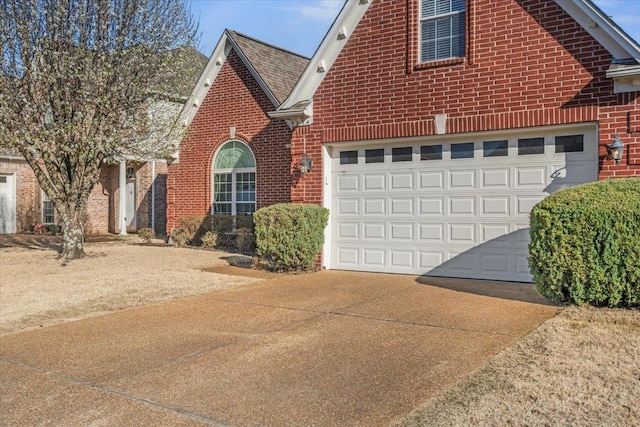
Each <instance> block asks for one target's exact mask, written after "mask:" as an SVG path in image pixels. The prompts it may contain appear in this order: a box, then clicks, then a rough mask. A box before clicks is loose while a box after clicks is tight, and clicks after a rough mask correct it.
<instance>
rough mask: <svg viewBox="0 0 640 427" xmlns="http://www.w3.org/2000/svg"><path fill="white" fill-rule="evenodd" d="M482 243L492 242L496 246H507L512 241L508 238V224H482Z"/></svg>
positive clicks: (509, 227)
mask: <svg viewBox="0 0 640 427" xmlns="http://www.w3.org/2000/svg"><path fill="white" fill-rule="evenodd" d="M481 229H482V242H491V241H492V242H494V243H496V244H500V243H505V244H508V243H510V242H511V241H512V239H510V238H509V234H510V229H511V226H510V224H482V226H481Z"/></svg>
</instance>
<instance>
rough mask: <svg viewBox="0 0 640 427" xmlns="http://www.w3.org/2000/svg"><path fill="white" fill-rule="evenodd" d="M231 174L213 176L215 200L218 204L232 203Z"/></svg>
mask: <svg viewBox="0 0 640 427" xmlns="http://www.w3.org/2000/svg"><path fill="white" fill-rule="evenodd" d="M231 190H232V188H231V174H230V173H216V174H214V175H213V200H214V201H216V202H230V201H231V200H232V194H231Z"/></svg>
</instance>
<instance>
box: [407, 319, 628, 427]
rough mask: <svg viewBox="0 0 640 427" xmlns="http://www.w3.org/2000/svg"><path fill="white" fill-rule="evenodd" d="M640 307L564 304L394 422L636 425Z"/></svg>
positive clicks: (505, 424) (441, 424)
mask: <svg viewBox="0 0 640 427" xmlns="http://www.w3.org/2000/svg"><path fill="white" fill-rule="evenodd" d="M638 425H640V311H638V310H611V309H594V308H578V307H569V308H567V309H565V310H564V311H563V312H562V313H560V314H559V315H558V316H556V317H554V318H552V319H549V320H548V321H547V322H545V323H544V324H542V325H541V326H540V327H539V328H538V329H536V330H535V331H534V332H532V333H531V334H530V335H529V336H527V337H525V338H524V339H523V340H521V341H520V342H518V343H517V344H515V345H514V346H512V347H510V348H508V349H507V350H505V351H504V352H502V353H501V354H499V355H498V356H496V357H495V358H493V359H492V360H490V361H489V362H488V363H487V364H486V365H485V366H484V367H482V368H481V369H479V370H478V371H476V372H474V373H473V374H471V375H470V376H468V377H467V378H466V379H464V380H463V381H461V382H459V383H458V384H457V385H455V386H453V387H452V388H450V389H448V390H447V391H445V392H443V393H442V394H440V395H438V396H436V397H434V398H432V399H431V400H429V401H428V402H427V403H426V404H425V406H423V407H421V408H419V409H417V410H415V411H414V412H413V413H412V414H410V415H409V416H408V417H406V418H405V419H403V420H401V421H400V422H398V423H396V427H398V426H402V427H413V426H638Z"/></svg>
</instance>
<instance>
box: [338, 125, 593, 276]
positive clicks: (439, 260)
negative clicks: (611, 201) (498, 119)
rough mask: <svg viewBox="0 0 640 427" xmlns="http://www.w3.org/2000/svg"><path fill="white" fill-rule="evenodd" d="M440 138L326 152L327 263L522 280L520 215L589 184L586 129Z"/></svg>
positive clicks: (523, 226)
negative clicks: (563, 191) (561, 192)
mask: <svg viewBox="0 0 640 427" xmlns="http://www.w3.org/2000/svg"><path fill="white" fill-rule="evenodd" d="M447 138H448V139H447ZM450 138H451V137H444V138H439V139H437V138H429V139H425V140H422V141H416V140H413V141H410V142H405V143H398V142H396V141H393V142H386V143H380V144H377V145H367V146H364V145H362V146H359V145H349V146H347V145H336V146H333V147H329V148H328V152H329V155H330V157H331V161H330V163H331V164H330V165H329V168H330V172H329V173H330V176H331V184H330V187H331V188H330V191H331V194H330V196H329V199H330V209H331V228H330V236H329V239H328V245H329V247H330V249H329V251H330V253H331V255H330V262H329V265H328V267H329V268H334V269H343V270H358V271H376V272H391V273H408V274H430V275H436V276H448V277H464V278H479V279H494V280H512V281H525V282H526V281H531V274H530V272H529V265H528V261H527V256H528V250H527V244H528V242H529V230H528V224H529V212H530V211H531V209H532V208H533V206H534V205H535V204H536V203H537V202H538V201H540V200H542V199H543V198H544V197H546V196H547V195H549V194H551V193H553V192H555V191H558V190H560V189H562V188H566V187H569V186H573V185H576V184H580V183H585V182H590V181H595V180H597V170H598V164H597V152H598V145H597V136H596V129H595V125H590V126H589V127H585V126H582V127H572V128H567V127H565V128H544V129H540V128H537V129H536V130H528V131H527V133H523V132H521V133H517V132H515V131H511V132H503V133H502V134H475V135H472V136H466V137H465V136H457V138H456V139H455V140H454V139H450Z"/></svg>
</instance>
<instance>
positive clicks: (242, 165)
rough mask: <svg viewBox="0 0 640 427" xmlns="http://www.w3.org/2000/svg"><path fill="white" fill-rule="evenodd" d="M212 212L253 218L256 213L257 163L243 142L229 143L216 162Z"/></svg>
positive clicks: (223, 148) (221, 148) (221, 149)
mask: <svg viewBox="0 0 640 427" xmlns="http://www.w3.org/2000/svg"><path fill="white" fill-rule="evenodd" d="M212 175H213V176H212V182H213V185H212V186H211V187H212V189H213V203H212V205H211V213H213V214H226V215H250V214H252V213H253V212H255V210H256V160H255V158H254V157H253V153H252V152H251V149H250V148H249V147H247V145H246V144H243V143H242V142H240V141H229V142H226V143H225V144H224V145H223V146H222V147H220V149H219V150H218V152H217V153H216V156H215V158H214V160H213V171H212Z"/></svg>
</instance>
